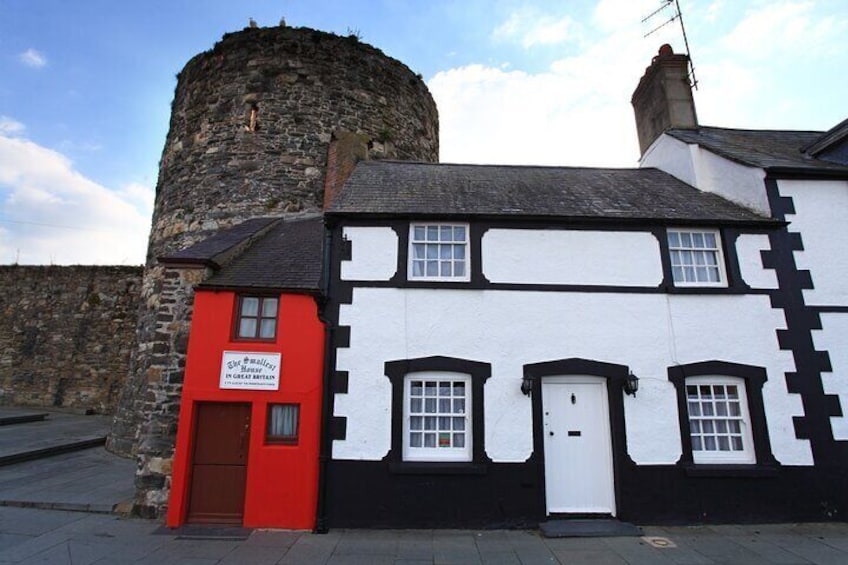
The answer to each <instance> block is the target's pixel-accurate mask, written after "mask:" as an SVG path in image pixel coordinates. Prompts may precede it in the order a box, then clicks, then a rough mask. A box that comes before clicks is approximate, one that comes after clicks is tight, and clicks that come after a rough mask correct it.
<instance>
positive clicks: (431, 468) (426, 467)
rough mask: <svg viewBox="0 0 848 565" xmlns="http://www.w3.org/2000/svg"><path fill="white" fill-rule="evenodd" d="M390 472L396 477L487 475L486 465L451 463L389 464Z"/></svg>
mask: <svg viewBox="0 0 848 565" xmlns="http://www.w3.org/2000/svg"><path fill="white" fill-rule="evenodd" d="M389 472H390V473H392V474H394V475H485V474H486V472H487V469H486V465H485V464H484V463H450V462H444V463H441V462H432V463H430V462H425V461H402V462H399V463H389Z"/></svg>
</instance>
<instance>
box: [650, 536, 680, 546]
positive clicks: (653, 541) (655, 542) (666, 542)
mask: <svg viewBox="0 0 848 565" xmlns="http://www.w3.org/2000/svg"><path fill="white" fill-rule="evenodd" d="M642 539H643V540H645V541H646V542H647V543H648V545H650V546H651V547H656V548H659V549H667V548H669V547H677V544H676V543H674V542H673V541H671V540H670V539H668V538H661V537H656V536H645V537H643V538H642Z"/></svg>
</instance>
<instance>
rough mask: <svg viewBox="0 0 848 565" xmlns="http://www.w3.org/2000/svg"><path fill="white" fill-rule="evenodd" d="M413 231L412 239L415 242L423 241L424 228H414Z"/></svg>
mask: <svg viewBox="0 0 848 565" xmlns="http://www.w3.org/2000/svg"><path fill="white" fill-rule="evenodd" d="M413 231H414V235H413V236H412V239H414V240H415V241H423V240H424V232H425V230H424V226H415V229H414V230H413ZM422 247H423V245H422Z"/></svg>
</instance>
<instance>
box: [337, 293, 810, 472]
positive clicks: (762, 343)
mask: <svg viewBox="0 0 848 565" xmlns="http://www.w3.org/2000/svg"><path fill="white" fill-rule="evenodd" d="M340 324H342V325H347V326H351V328H352V329H351V336H350V337H351V341H350V347H349V348H342V349H338V350H337V365H336V368H337V369H338V370H343V371H348V372H349V377H350V378H349V388H348V393H347V394H341V395H336V397H335V412H334V413H335V415H337V416H345V417H347V439H345V440H343V441H339V440H337V441H335V442H334V444H333V457H334V458H337V459H363V460H379V459H382V458H383V457H384V456H385V455H386V453H387V452H388V451H389V449H390V442H391V437H390V433H391V385H390V383H389V380H388V378H386V377H385V376H384V363H385V362H386V361H391V360H397V359H409V358H418V357H427V356H432V355H444V356H450V357H459V358H463V359H470V360H474V361H482V362H487V363H491V364H492V377H491V378H490V379H489V381H488V382H487V384H486V387H485V399H484V402H485V411H486V414H485V419H486V439H485V441H486V452H487V454H488V455H489V457H491V458H492V459H493V460H494V461H499V462H520V461H524V460H526V459H527V457H528V456H529V455H530V453H531V451H532V445H533V441H532V439H533V438H532V420H531V401H530V399H529V398H528V397H526V396H524V395H522V394H521V391H520V388H519V387H520V383H521V378H522V375H523V366H524V365H525V364H528V363H537V362H542V361H550V360H555V359H562V358H569V357H583V358H587V359H595V360H600V361H606V362H610V363H619V364H623V365H628V366H629V367H630V368H631V369H632V370H633V372H634V373H636V374H637V375H638V376H639V377H640V378H641V381H640V389H639V393H638V396H637V397H636V398H633V397H631V396H626V397H625V399H624V403H625V417H626V426H627V441H628V448H629V451H630V454H631V456H632V458H633V459H634V460H635V461H636V462H637V463H640V464H672V463H674V462H676V461H677V460H678V458H679V457H680V429H679V424H678V419H677V408H676V406H677V404H676V393H675V388H674V386H673V385H672V384H671V383H670V382H669V381H668V377H667V368H668V367H669V366H671V365H674V364H676V363H680V364H683V363H692V362H697V361H706V360H712V359H720V360H725V361H731V362H736V363H747V364H751V365H757V366H764V367H766V368H767V371H768V377H769V380H768V382H767V383H766V386H765V389H764V391H763V395H764V401H765V405H766V413H767V419H768V426H769V431H770V439H771V444H772V448H773V452H774V455H775V456H776V457H777V459H778V460H779V461H780V462H781V463H783V464H794V465H810V464H812V456H811V454H810V450H809V444H808V442H807V441H803V440H798V439H796V438H795V432H794V428H793V425H792V416H795V415H802V414H803V408H802V406H801V402H800V399H799V398H798V396H797V395H792V394H788V393H787V391H786V384H785V379H784V373H785V372H787V371H790V372H791V371H794V362H793V359H792V356H791V353H789V352H785V351H780V350H779V349H778V344H777V338H776V334H775V330H776V329H778V328H783V327H785V320H784V317H783V313H782V311H780V310H774V309H772V308H771V306H770V302H769V298H768V297H767V296H763V295H748V296H739V295H722V296H717V295H672V296H669V295H663V294H632V293H631V294H613V293H564V292H562V293H561V292H529V291H472V290H453V289H378V288H357V289H354V292H353V302H352V304H350V305H342V307H341V310H340Z"/></svg>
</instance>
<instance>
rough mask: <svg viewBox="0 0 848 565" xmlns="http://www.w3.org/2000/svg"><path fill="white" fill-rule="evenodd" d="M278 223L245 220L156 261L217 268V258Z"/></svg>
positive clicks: (263, 220)
mask: <svg viewBox="0 0 848 565" xmlns="http://www.w3.org/2000/svg"><path fill="white" fill-rule="evenodd" d="M278 221H280V219H279V218H252V219H250V220H245V221H244V222H242V223H240V224H237V225H235V226H233V227H231V228H228V229H225V230H221V231H219V232H217V233H215V234H214V235H211V236H209V237H207V238H206V239H204V240H202V241H199V242H197V243H195V244H194V245H192V246H189V247H186V248H185V249H182V250H180V251H177V252H175V253H169V254H168V255H165V256H162V257H159V258H158V259H159V262H160V263H182V264H201V265H208V266H211V267H217V266H218V265H217V262H216V259H217V258H219V257H221V256H222V255H226V254H227V253H228V252H230V251H233V250H234V249H235V248H236V247H237V246H239V245H241V244H243V243H244V242H245V241H246V240H248V239H249V238H251V237H254V236H256V235H257V234H258V233H260V232H262V230H263V229H266V228H268V226H270V225H271V224H273V223H274V222H278Z"/></svg>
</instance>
